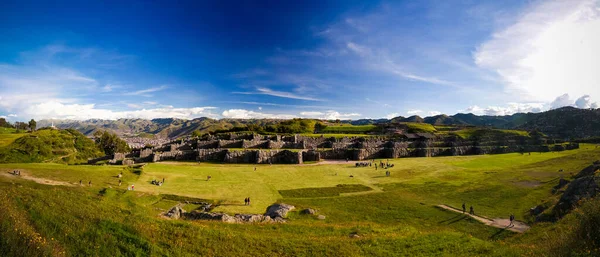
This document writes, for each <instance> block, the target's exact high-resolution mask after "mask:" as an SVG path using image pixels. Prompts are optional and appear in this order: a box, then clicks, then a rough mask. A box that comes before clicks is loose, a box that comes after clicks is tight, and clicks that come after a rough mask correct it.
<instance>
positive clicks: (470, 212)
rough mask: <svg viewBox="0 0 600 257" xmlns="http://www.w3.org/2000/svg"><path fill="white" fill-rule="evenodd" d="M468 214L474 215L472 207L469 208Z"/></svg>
mask: <svg viewBox="0 0 600 257" xmlns="http://www.w3.org/2000/svg"><path fill="white" fill-rule="evenodd" d="M469 214H471V215H475V211H474V210H473V205H471V208H469Z"/></svg>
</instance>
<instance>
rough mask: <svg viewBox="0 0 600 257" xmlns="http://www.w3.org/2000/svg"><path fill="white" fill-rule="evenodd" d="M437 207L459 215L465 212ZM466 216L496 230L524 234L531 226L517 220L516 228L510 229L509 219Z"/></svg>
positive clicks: (514, 222)
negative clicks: (500, 229)
mask: <svg viewBox="0 0 600 257" xmlns="http://www.w3.org/2000/svg"><path fill="white" fill-rule="evenodd" d="M437 207H439V208H442V209H445V210H449V211H453V212H458V213H462V212H463V211H462V210H459V209H456V208H453V207H450V206H448V205H445V204H441V205H438V206H437ZM465 215H468V216H470V217H471V218H473V219H475V220H477V221H479V222H481V223H483V224H485V225H488V226H492V227H496V228H502V229H508V230H510V231H513V232H517V233H523V232H525V231H527V230H529V226H528V225H527V224H525V223H523V222H520V221H516V220H515V221H513V225H514V226H512V227H508V224H510V220H509V219H490V218H487V217H483V216H477V215H472V214H468V213H465Z"/></svg>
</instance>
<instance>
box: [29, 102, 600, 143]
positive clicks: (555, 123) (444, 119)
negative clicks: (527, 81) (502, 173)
mask: <svg viewBox="0 0 600 257" xmlns="http://www.w3.org/2000/svg"><path fill="white" fill-rule="evenodd" d="M281 121H284V119H228V118H224V119H212V118H207V117H201V118H195V119H191V120H185V119H178V118H160V119H152V120H147V119H138V118H135V119H118V120H101V119H90V120H84V121H77V120H40V121H38V124H39V125H38V126H40V127H44V126H50V125H52V124H53V125H55V126H56V127H58V128H62V129H67V128H72V129H76V130H78V131H80V132H81V133H83V134H85V135H91V134H93V133H94V132H95V131H97V130H109V131H112V132H114V133H117V134H119V135H122V136H123V135H125V136H136V135H139V134H141V133H148V134H153V135H156V136H157V137H161V138H176V137H181V136H185V135H190V134H191V133H193V132H194V131H199V132H202V133H206V132H214V131H217V130H226V129H231V128H234V127H241V126H245V125H250V124H253V125H271V124H277V123H279V122H281ZM339 122H340V123H347V124H352V125H370V124H386V123H401V122H413V123H427V124H431V125H461V126H479V127H494V128H499V129H521V130H539V131H541V132H543V133H546V134H548V135H551V136H555V137H559V138H587V137H593V136H600V109H578V108H574V107H562V108H557V109H552V110H548V111H545V112H539V113H531V112H529V113H515V114H512V115H503V116H490V115H475V114H472V113H458V114H455V115H446V114H440V115H435V116H428V117H424V118H423V117H420V116H418V115H413V116H410V117H403V116H398V117H395V118H392V119H359V120H341V121H339Z"/></svg>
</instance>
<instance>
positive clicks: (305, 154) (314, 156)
mask: <svg viewBox="0 0 600 257" xmlns="http://www.w3.org/2000/svg"><path fill="white" fill-rule="evenodd" d="M315 161H316V162H318V161H321V153H320V152H318V151H314V150H309V151H302V162H315Z"/></svg>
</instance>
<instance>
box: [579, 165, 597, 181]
mask: <svg viewBox="0 0 600 257" xmlns="http://www.w3.org/2000/svg"><path fill="white" fill-rule="evenodd" d="M598 169H600V165H596V164H594V165H590V166H587V167H585V169H583V170H581V171H580V172H579V173H577V175H575V178H581V177H587V176H592V175H594V173H595V172H596V171H597V170H598Z"/></svg>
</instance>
